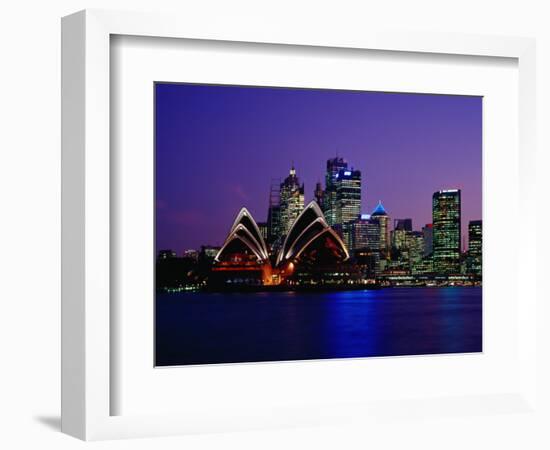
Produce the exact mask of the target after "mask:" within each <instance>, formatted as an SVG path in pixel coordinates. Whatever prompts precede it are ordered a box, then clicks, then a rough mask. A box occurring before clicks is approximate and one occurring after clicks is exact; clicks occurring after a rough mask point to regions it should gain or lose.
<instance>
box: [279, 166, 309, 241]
mask: <svg viewBox="0 0 550 450" xmlns="http://www.w3.org/2000/svg"><path fill="white" fill-rule="evenodd" d="M280 202H281V231H282V234H283V235H286V234H287V233H288V231H289V230H290V227H292V224H293V223H294V221H295V220H296V218H297V217H298V216H299V215H300V213H301V212H302V210H303V209H304V185H303V184H302V185H300V181H299V180H298V177H297V176H296V169H295V168H294V166H292V168H291V169H290V173H289V175H288V177H286V178H285V180H284V181H283V182H282V183H281V200H280Z"/></svg>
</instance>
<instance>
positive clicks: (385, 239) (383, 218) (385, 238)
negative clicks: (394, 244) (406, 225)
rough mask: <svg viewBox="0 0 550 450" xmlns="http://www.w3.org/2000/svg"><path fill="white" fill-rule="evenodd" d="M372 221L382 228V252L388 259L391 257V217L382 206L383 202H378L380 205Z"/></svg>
mask: <svg viewBox="0 0 550 450" xmlns="http://www.w3.org/2000/svg"><path fill="white" fill-rule="evenodd" d="M371 219H372V220H374V221H376V222H378V224H379V227H380V251H381V252H382V253H383V257H384V258H388V257H389V255H390V252H389V250H390V248H389V247H390V230H389V223H390V217H389V216H388V213H387V212H386V210H385V209H384V206H383V205H382V201H380V200H379V201H378V205H377V206H376V208H374V211H373V212H372V214H371Z"/></svg>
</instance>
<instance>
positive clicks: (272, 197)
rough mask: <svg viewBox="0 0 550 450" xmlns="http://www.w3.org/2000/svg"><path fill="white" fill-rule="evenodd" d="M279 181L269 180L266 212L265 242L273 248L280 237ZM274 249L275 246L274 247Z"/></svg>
mask: <svg viewBox="0 0 550 450" xmlns="http://www.w3.org/2000/svg"><path fill="white" fill-rule="evenodd" d="M280 189H281V180H276V179H274V180H271V188H270V191H269V209H268V211H267V242H268V244H269V245H271V246H273V245H274V244H276V243H277V242H278V240H279V238H280V237H281V234H282V233H281V191H280ZM275 247H276V245H275Z"/></svg>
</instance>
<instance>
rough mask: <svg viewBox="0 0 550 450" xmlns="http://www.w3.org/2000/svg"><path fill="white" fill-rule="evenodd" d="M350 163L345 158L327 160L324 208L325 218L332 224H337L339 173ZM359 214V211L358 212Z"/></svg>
mask: <svg viewBox="0 0 550 450" xmlns="http://www.w3.org/2000/svg"><path fill="white" fill-rule="evenodd" d="M347 168H348V163H347V162H346V160H345V159H344V158H338V157H337V158H332V159H329V160H328V161H327V171H326V174H325V192H324V196H323V205H322V209H323V212H324V214H325V219H326V220H327V223H328V224H329V225H330V226H334V225H336V223H337V222H336V211H337V197H336V195H337V188H338V174H339V173H340V171H341V170H343V169H347ZM358 214H359V213H358Z"/></svg>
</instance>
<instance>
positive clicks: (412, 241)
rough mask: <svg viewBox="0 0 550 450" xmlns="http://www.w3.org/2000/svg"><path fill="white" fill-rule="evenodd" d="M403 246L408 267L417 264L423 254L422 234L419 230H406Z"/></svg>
mask: <svg viewBox="0 0 550 450" xmlns="http://www.w3.org/2000/svg"><path fill="white" fill-rule="evenodd" d="M406 233H407V237H406V242H405V247H406V249H407V260H408V264H409V268H410V269H412V268H413V267H415V266H416V265H418V264H419V263H420V262H421V261H422V258H423V256H424V234H423V233H422V232H421V231H407V232H406Z"/></svg>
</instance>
